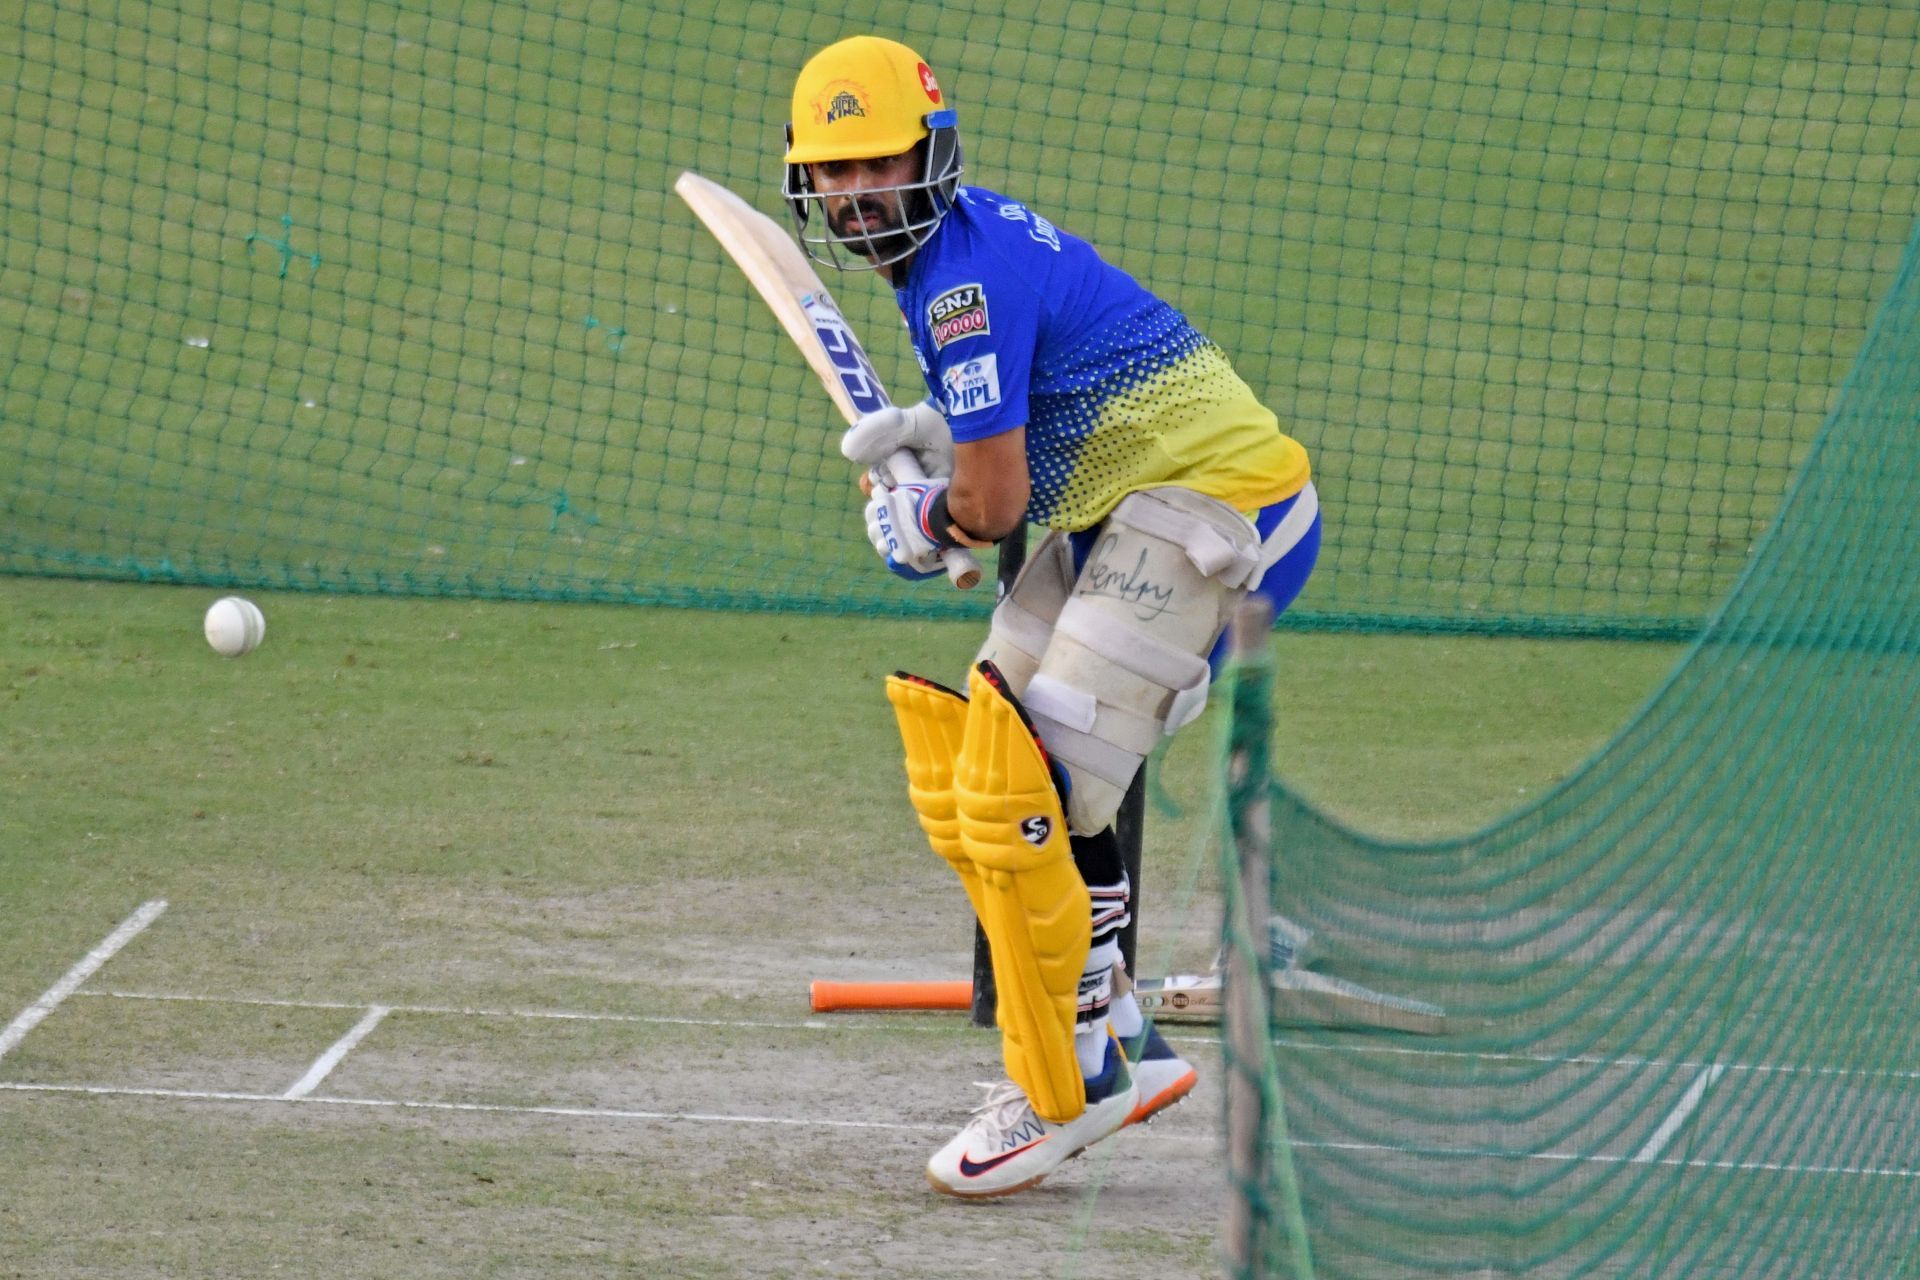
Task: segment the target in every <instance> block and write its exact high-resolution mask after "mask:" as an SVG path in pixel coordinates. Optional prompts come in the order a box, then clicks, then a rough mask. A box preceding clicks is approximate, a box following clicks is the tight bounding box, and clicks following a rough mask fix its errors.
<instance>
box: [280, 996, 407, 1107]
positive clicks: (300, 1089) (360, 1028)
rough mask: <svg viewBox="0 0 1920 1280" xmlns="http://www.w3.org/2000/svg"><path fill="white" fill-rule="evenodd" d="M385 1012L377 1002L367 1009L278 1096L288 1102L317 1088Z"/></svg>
mask: <svg viewBox="0 0 1920 1280" xmlns="http://www.w3.org/2000/svg"><path fill="white" fill-rule="evenodd" d="M387 1012H388V1010H387V1007H386V1006H385V1005H379V1004H377V1005H374V1006H373V1007H372V1008H371V1009H369V1010H367V1016H366V1017H364V1018H362V1019H360V1021H358V1022H356V1023H354V1024H353V1030H351V1031H349V1032H347V1034H345V1035H343V1036H341V1037H340V1038H339V1039H338V1040H336V1041H334V1042H333V1047H332V1048H330V1049H328V1050H327V1051H326V1052H325V1053H323V1054H321V1055H320V1056H319V1057H318V1058H315V1059H314V1061H313V1065H312V1066H310V1067H308V1068H307V1074H305V1075H303V1076H301V1077H300V1078H299V1079H298V1080H297V1081H295V1082H294V1085H293V1088H291V1089H289V1090H287V1091H286V1092H285V1093H283V1094H281V1095H280V1096H281V1097H283V1098H285V1099H286V1100H287V1101H288V1102H293V1101H296V1100H298V1099H300V1098H304V1097H306V1096H307V1095H308V1094H310V1093H312V1092H313V1091H314V1090H315V1089H317V1088H319V1087H320V1082H321V1081H322V1080H325V1079H326V1078H327V1077H328V1076H329V1075H331V1074H332V1073H333V1069H334V1068H335V1067H337V1066H339V1065H340V1063H341V1061H342V1059H344V1058H345V1057H346V1056H347V1055H348V1054H350V1053H352V1052H353V1048H354V1046H355V1045H357V1044H359V1043H360V1042H361V1041H362V1040H365V1039H366V1038H367V1036H368V1035H369V1034H371V1033H372V1031H373V1029H374V1028H375V1027H377V1026H379V1025H380V1020H381V1019H382V1018H384V1017H386V1016H387Z"/></svg>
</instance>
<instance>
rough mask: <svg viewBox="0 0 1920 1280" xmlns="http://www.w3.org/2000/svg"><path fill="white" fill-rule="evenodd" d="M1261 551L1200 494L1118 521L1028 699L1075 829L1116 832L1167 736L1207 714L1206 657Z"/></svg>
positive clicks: (1057, 624)
mask: <svg viewBox="0 0 1920 1280" xmlns="http://www.w3.org/2000/svg"><path fill="white" fill-rule="evenodd" d="M1260 551H1261V548H1260V535H1259V533H1258V532H1257V531H1256V530H1255V528H1254V525H1253V522H1252V521H1251V520H1249V519H1248V518H1247V517H1245V516H1243V515H1241V514H1240V513H1239V512H1237V511H1235V510H1234V509H1233V508H1231V507H1229V506H1227V505H1226V504H1225V503H1223V502H1221V501H1219V500H1218V499H1215V498H1209V497H1207V496H1205V495H1204V494H1199V493H1195V492H1193V491H1192V490H1190V489H1175V488H1162V489H1145V490H1142V491H1140V492H1138V493H1132V494H1129V495H1127V497H1125V498H1124V499H1122V500H1121V502H1120V505H1118V506H1117V507H1115V508H1114V509H1113V513H1112V514H1111V515H1109V516H1108V517H1107V519H1106V522H1105V524H1104V525H1103V526H1102V527H1101V531H1100V536H1099V538H1098V540H1097V541H1096V542H1095V543H1094V547H1093V550H1092V552H1091V553H1090V554H1089V555H1088V556H1087V562H1086V566H1085V567H1084V568H1083V569H1082V570H1081V571H1080V576H1079V578H1078V579H1077V580H1076V581H1075V582H1074V586H1073V591H1072V594H1071V595H1070V596H1069V597H1068V599H1067V601H1066V603H1065V604H1064V605H1062V606H1061V607H1060V609H1059V613H1058V616H1057V617H1056V618H1055V619H1054V623H1053V638H1052V640H1051V642H1050V643H1048V645H1047V646H1046V650H1045V652H1044V654H1043V656H1042V657H1041V660H1040V664H1039V668H1038V670H1037V671H1036V672H1035V673H1034V675H1033V678H1032V679H1031V680H1029V681H1028V683H1027V687H1026V693H1025V696H1024V697H1023V698H1022V703H1023V705H1024V706H1025V707H1026V709H1027V712H1028V714H1030V715H1031V716H1032V717H1033V722H1034V727H1035V728H1036V729H1037V730H1038V731H1039V735H1040V740H1041V741H1042V742H1043V743H1045V744H1046V748H1047V750H1048V752H1049V753H1051V754H1052V755H1053V757H1054V758H1055V759H1056V760H1058V761H1059V762H1060V763H1061V764H1062V765H1064V766H1065V767H1066V770H1067V774H1068V776H1069V777H1070V778H1071V780H1072V784H1073V785H1072V790H1071V793H1070V794H1069V795H1068V797H1067V821H1068V824H1069V825H1070V826H1071V827H1072V829H1073V830H1074V831H1076V832H1080V833H1082V834H1091V833H1093V832H1096V831H1099V830H1102V829H1103V828H1105V827H1106V826H1108V825H1109V824H1110V823H1112V821H1113V817H1114V814H1115V813H1116V812H1117V811H1118V810H1119V807H1120V801H1121V799H1122V798H1123V797H1125V795H1126V792H1127V788H1128V787H1129V786H1130V785H1132V782H1133V776H1134V774H1135V773H1137V772H1138V771H1139V768H1140V762H1141V761H1142V760H1143V759H1145V758H1146V756H1147V753H1148V752H1150V751H1152V750H1153V748H1154V745H1155V744H1156V743H1157V742H1158V741H1159V739H1160V737H1161V735H1162V734H1164V733H1171V732H1173V731H1174V730H1175V729H1178V728H1179V727H1180V726H1181V725H1183V724H1186V723H1187V722H1188V721H1190V720H1192V719H1193V718H1194V717H1195V716H1197V715H1199V714H1200V710H1201V708H1202V707H1204V706H1205V705H1206V694H1207V681H1208V679H1209V677H1210V672H1209V671H1208V669H1207V654H1208V652H1209V651H1211V650H1212V648H1213V646H1214V642H1215V641H1217V640H1218V639H1219V638H1220V633H1221V632H1222V631H1223V630H1224V629H1225V628H1226V625H1227V620H1228V618H1229V617H1230V616H1231V615H1232V613H1233V609H1234V606H1235V605H1237V604H1238V603H1239V602H1240V599H1241V597H1243V596H1244V595H1245V594H1246V592H1247V589H1248V587H1250V586H1251V585H1252V584H1253V582H1254V581H1255V579H1256V578H1257V577H1258V575H1259V572H1260V570H1261V563H1260ZM997 625H998V624H997V622H996V627H997Z"/></svg>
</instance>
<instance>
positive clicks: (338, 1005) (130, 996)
mask: <svg viewBox="0 0 1920 1280" xmlns="http://www.w3.org/2000/svg"><path fill="white" fill-rule="evenodd" d="M80 994H82V995H87V996H96V997H99V998H102V999H108V1000H161V1001H177V1002H181V1003H185V1004H238V1005H252V1006H255V1007H258V1008H267V1009H365V1008H367V1007H368V1006H367V1002H366V1001H364V1000H269V999H264V998H262V997H259V996H196V995H185V994H177V993H170V992H158V991H83V992H81V993H80ZM385 1008H386V1010H387V1012H389V1013H408V1014H425V1015H430V1016H440V1017H452V1018H532V1019H550V1020H553V1021H558V1022H631V1023H640V1024H643V1025H648V1026H667V1027H740V1028H759V1029H762V1030H768V1031H809V1030H811V1031H825V1030H827V1029H828V1028H830V1027H833V1026H835V1025H836V1024H835V1023H831V1022H826V1021H822V1020H821V1019H819V1018H805V1019H794V1018H764V1019H757V1018H687V1017H671V1016H668V1015H665V1014H652V1013H574V1012H569V1011H567V1010H564V1009H477V1008H465V1007H461V1006H458V1005H439V1004H389V1005H386V1006H385ZM837 1025H839V1026H841V1027H846V1026H849V1025H851V1024H850V1023H844V1022H843V1023H839V1024H837ZM886 1025H888V1026H891V1027H893V1028H894V1029H895V1030H902V1029H915V1030H918V1029H922V1028H903V1024H901V1023H898V1022H893V1023H888V1024H886Z"/></svg>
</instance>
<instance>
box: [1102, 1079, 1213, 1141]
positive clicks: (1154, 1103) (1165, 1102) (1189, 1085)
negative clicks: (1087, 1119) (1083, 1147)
mask: <svg viewBox="0 0 1920 1280" xmlns="http://www.w3.org/2000/svg"><path fill="white" fill-rule="evenodd" d="M1199 1083H1200V1073H1199V1072H1198V1071H1195V1070H1193V1069H1192V1068H1189V1069H1188V1070H1187V1074H1185V1075H1183V1076H1181V1077H1180V1078H1179V1079H1178V1080H1175V1081H1174V1082H1173V1083H1172V1084H1170V1085H1168V1086H1167V1087H1166V1088H1164V1089H1162V1090H1161V1091H1160V1092H1158V1093H1156V1094H1154V1095H1153V1096H1152V1097H1151V1098H1145V1097H1143V1098H1141V1099H1140V1102H1139V1104H1138V1105H1137V1106H1135V1107H1134V1109H1133V1111H1132V1113H1131V1114H1129V1115H1128V1116H1127V1119H1126V1123H1125V1124H1123V1125H1121V1126H1120V1127H1121V1128H1122V1129H1124V1128H1127V1127H1128V1126H1129V1125H1136V1124H1145V1123H1146V1122H1147V1121H1149V1120H1151V1119H1153V1118H1154V1117H1155V1116H1157V1115H1159V1114H1160V1113H1161V1112H1162V1111H1165V1110H1166V1109H1167V1108H1168V1107H1170V1106H1172V1105H1173V1104H1174V1103H1176V1102H1178V1101H1180V1100H1181V1099H1182V1098H1184V1097H1186V1096H1187V1095H1188V1094H1190V1093H1192V1092H1193V1086H1195V1085H1196V1084H1199Z"/></svg>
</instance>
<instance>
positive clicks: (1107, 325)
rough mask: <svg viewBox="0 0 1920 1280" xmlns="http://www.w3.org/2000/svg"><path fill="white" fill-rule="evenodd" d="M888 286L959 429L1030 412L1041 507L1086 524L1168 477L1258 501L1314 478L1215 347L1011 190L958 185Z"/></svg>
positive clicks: (1030, 455) (987, 426) (1001, 424)
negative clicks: (898, 281)
mask: <svg viewBox="0 0 1920 1280" xmlns="http://www.w3.org/2000/svg"><path fill="white" fill-rule="evenodd" d="M896 292H897V294H898V296H899V300H900V309H901V311H902V312H903V313H904V314H905V316H906V320H907V329H908V331H909V332H910V333H911V334H912V336H913V347H914V353H915V354H916V355H917V356H918V357H919V360H920V368H921V371H922V372H923V373H924V374H925V375H926V379H927V386H928V388H929V389H930V390H931V391H932V393H933V400H934V404H935V405H936V406H938V407H939V408H940V410H941V412H943V413H944V414H946V416H947V421H948V422H949V423H950V424H951V425H952V427H953V438H954V439H955V440H956V441H960V442H966V441H971V440H981V439H985V438H987V437H989V436H993V435H998V434H1000V433H1001V432H1004V431H1011V430H1013V429H1014V428H1016V427H1020V426H1025V427H1026V429H1027V440H1026V444H1027V466H1028V470H1029V472H1030V473H1031V476H1032V481H1033V497H1032V500H1031V501H1030V502H1029V504H1028V507H1027V517H1028V519H1030V520H1032V521H1034V522H1035V523H1038V524H1044V525H1048V526H1050V527H1052V528H1056V529H1069V530H1073V529H1085V528H1087V527H1089V526H1091V525H1094V524H1097V523H1099V521H1101V520H1103V519H1105V518H1106V515H1107V513H1108V512H1109V511H1111V510H1112V509H1113V507H1114V504H1115V503H1117V502H1119V501H1120V499H1121V498H1123V497H1125V496H1126V495H1127V494H1129V493H1131V492H1133V491H1134V490H1136V489H1146V488H1152V487H1153V486H1155V485H1164V484H1178V485H1181V486H1184V487H1186V488H1190V489H1194V490H1197V491H1199V492H1201V493H1205V494H1208V495H1210V496H1212V497H1216V498H1219V499H1220V500H1222V501H1223V502H1226V503H1228V504H1229V505H1231V506H1233V507H1235V508H1237V509H1238V510H1241V511H1248V512H1251V511H1256V510H1258V509H1259V508H1261V507H1264V506H1268V505H1269V504H1271V503H1275V502H1279V501H1281V500H1283V499H1285V498H1289V497H1291V496H1293V495H1294V494H1295V493H1298V492H1299V491H1300V489H1301V488H1302V487H1303V486H1304V485H1305V484H1306V483H1307V454H1306V450H1305V449H1303V448H1301V446H1300V445H1299V443H1298V442H1297V441H1295V440H1293V439H1291V438H1290V437H1288V436H1287V435H1285V434H1283V433H1282V432H1281V430H1280V423H1279V420H1278V419H1277V418H1276V417H1274V415H1273V413H1272V411H1271V410H1269V409H1267V408H1266V406H1264V405H1262V404H1261V403H1260V402H1259V400H1258V399H1256V398H1255V397H1254V394H1253V391H1252V389H1251V388H1249V387H1248V386H1247V384H1246V383H1245V382H1243V381H1242V380H1241V379H1240V376H1239V375H1238V374H1236V373H1235V372H1234V371H1233V366H1232V365H1231V364H1229V363H1228V362H1227V358H1226V356H1225V354H1224V353H1222V352H1221V350H1220V349H1219V348H1218V347H1216V346H1215V345H1214V344H1213V343H1211V342H1209V341H1208V340H1207V339H1206V338H1205V337H1204V336H1203V335H1202V334H1201V333H1200V332H1199V331H1198V330H1197V329H1195V328H1194V327H1193V325H1191V324H1190V323H1188V321H1187V318H1186V317H1185V316H1183V315H1181V314H1180V313H1179V312H1178V311H1176V310H1175V309H1174V308H1173V307H1171V306H1169V305H1167V304H1166V303H1165V302H1162V301H1161V300H1160V299H1159V298H1156V297H1154V296H1153V295H1152V294H1151V293H1148V292H1147V291H1146V290H1145V289H1143V288H1141V287H1140V285H1139V284H1138V283H1136V282H1135V281H1134V279H1133V278H1132V277H1131V276H1129V275H1127V274H1126V273H1125V272H1124V271H1121V270H1120V269H1119V268H1117V267H1114V266H1111V265H1109V264H1107V263H1106V262H1103V261H1102V260H1101V259H1100V256H1099V254H1097V253H1096V252H1095V251H1094V249H1093V247H1092V246H1091V245H1089V244H1087V242H1086V241H1084V240H1080V239H1077V238H1076V237H1074V236H1071V235H1068V234H1067V233H1066V232H1064V231H1062V230H1060V229H1059V228H1058V227H1056V226H1054V225H1053V224H1052V223H1051V222H1048V221H1047V220H1046V219H1045V218H1043V217H1041V216H1040V215H1038V214H1036V213H1034V212H1033V211H1032V210H1030V209H1028V208H1027V207H1026V206H1024V205H1021V204H1018V203H1015V202H1014V201H1012V200H1009V199H1007V198H1006V197H1005V196H1000V195H995V194H994V193H993V192H991V191H985V190H982V189H981V188H979V187H963V188H961V189H960V193H959V198H958V199H957V200H956V202H955V204H954V208H953V210H952V212H950V213H949V214H947V216H946V218H945V219H944V220H943V221H942V222H941V224H940V229H939V231H938V232H937V233H936V234H935V235H934V236H933V238H932V240H931V241H929V242H928V244H927V245H926V246H925V247H924V248H922V249H921V250H920V252H919V253H918V254H917V255H916V256H915V257H914V260H913V265H912V268H911V269H910V271H909V272H908V277H907V283H906V285H905V287H903V288H901V289H898V290H897V291H896Z"/></svg>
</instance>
